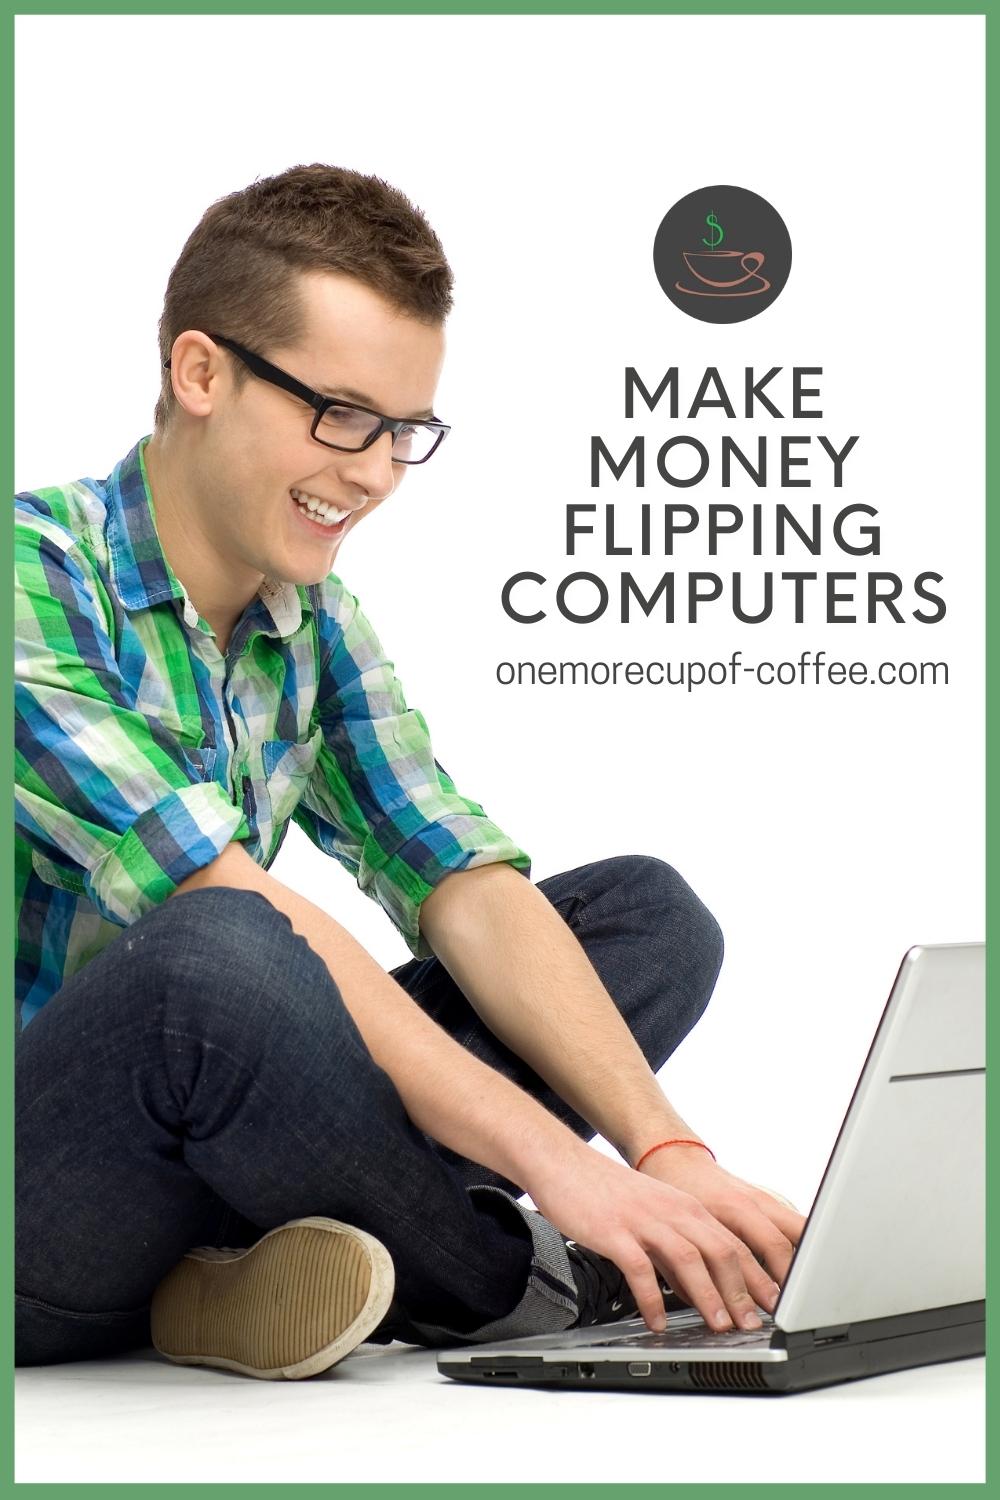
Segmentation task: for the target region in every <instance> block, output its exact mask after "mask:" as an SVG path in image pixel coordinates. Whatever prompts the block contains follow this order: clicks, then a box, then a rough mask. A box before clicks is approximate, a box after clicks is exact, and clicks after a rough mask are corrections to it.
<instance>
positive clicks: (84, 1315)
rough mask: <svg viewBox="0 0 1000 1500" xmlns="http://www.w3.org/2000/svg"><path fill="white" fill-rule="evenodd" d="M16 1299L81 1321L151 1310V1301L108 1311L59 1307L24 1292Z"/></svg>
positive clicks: (98, 1319)
mask: <svg viewBox="0 0 1000 1500" xmlns="http://www.w3.org/2000/svg"><path fill="white" fill-rule="evenodd" d="M14 1301H15V1302H19V1303H20V1304H21V1306H22V1307H40V1308H42V1309H44V1311H45V1312H51V1313H57V1314H58V1316H59V1317H61V1318H78V1319H79V1320H80V1321H81V1322H88V1321H89V1322H93V1321H100V1322H106V1321H107V1320H108V1319H109V1318H134V1317H135V1316H136V1314H137V1313H144V1312H147V1311H148V1310H149V1307H150V1305H151V1304H150V1303H148V1302H143V1303H140V1305H139V1306H138V1307H124V1308H109V1309H108V1311H107V1312H85V1311H82V1310H81V1309H79V1308H75V1307H58V1306H57V1305H56V1304H55V1303H54V1302H45V1301H43V1299H42V1298H41V1297H26V1296H25V1295H24V1294H23V1293H22V1292H15V1293H14Z"/></svg>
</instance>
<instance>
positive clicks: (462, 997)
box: [16, 165, 803, 1378]
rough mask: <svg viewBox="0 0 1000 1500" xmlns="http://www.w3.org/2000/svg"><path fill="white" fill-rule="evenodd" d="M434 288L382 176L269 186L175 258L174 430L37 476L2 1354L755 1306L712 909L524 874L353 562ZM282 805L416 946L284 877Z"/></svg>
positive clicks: (679, 893) (677, 894) (401, 468)
mask: <svg viewBox="0 0 1000 1500" xmlns="http://www.w3.org/2000/svg"><path fill="white" fill-rule="evenodd" d="M451 281H452V277H451V272H450V269H449V267H448V265H447V262H446V261H445V259H444V256H443V253H442V250H441V245H440V242H439V240H438V239H437V236H436V235H435V234H434V232H433V231H432V230H431V228H430V227H429V226H428V224H427V223H426V221H425V220H424V218H423V216H422V214H421V213H420V212H419V211H417V210H416V209H415V208H414V207H413V206H412V205H411V204H410V203H409V202H408V200H407V199H406V198H405V197H403V195H402V194H401V193H399V192H397V191H396V190H394V189H393V188H391V187H389V186H387V185H386V184H385V183H384V182H382V181H381V180H380V179H378V178H374V177H366V176H362V175H361V174H359V173H356V172H351V171H345V170H341V169H337V168H332V167H327V166H322V165H314V166H309V167H306V166H301V167H295V168H292V169H291V170H290V171H288V172H286V173H284V174H282V175H281V176H278V177H274V178H270V179H266V180H263V181H258V182H255V183H254V184H252V185H251V186H250V187H248V188H247V189H246V190H245V191H242V192H237V193H233V194H231V195H230V196H229V197H227V198H224V199H222V200H220V201H219V202H218V203H216V204H214V205H213V206H212V207H211V208H210V209H209V210H208V211H207V213H206V214H205V216H204V217H203V219H202V221H201V223H200V224H199V225H198V227H197V228H196V229H195V231H194V233H193V234H192V235H191V237H190V239H189V240H188V242H187V244H186V245H185V247H184V250H183V252H182V254H181V256H180V259H179V260H178V262H177V264H176V265H175V267H174V269H173V271H172V273H171V276H170V280H169V283H168V287H167V293H166V300H165V305H164V311H163V316H162V319H161V323H160V357H161V364H162V367H163V369H162V375H161V379H162V389H161V395H160V399H159V402H158V404H157V408H156V415H155V423H154V432H153V434H152V435H151V436H149V437H146V438H142V439H141V440H140V441H139V442H138V443H137V444H136V445H135V446H134V447H133V448H132V449H131V451H130V452H129V453H128V454H127V455H126V457H125V458H123V459H122V460H121V461H120V462H119V463H118V464H117V465H116V466H115V468H114V470H113V472H112V473H111V475H109V476H108V478H106V479H104V480H102V481H100V482H97V481H94V480H92V479H85V480H80V481H78V482H76V483H73V484H68V485H65V486H62V487H57V488H51V489H41V490H38V491H35V492H32V493H25V494H21V495H19V496H18V497H17V547H16V560H17V602H16V617H17V680H16V691H17V714H18V717H17V732H18V753H17V801H18V823H17V898H18V953H17V999H18V1014H19V1029H18V1038H17V1054H16V1059H17V1078H16V1083H17V1166H16V1173H17V1179H16V1180H17V1218H16V1238H17V1256H16V1292H17V1305H16V1315H17V1316H16V1328H17V1334H16V1338H17V1348H16V1358H17V1362H18V1363H21V1364H24V1363H44V1362H49V1361H59V1360H68V1359H75V1358H88V1357H94V1356H98V1355H102V1354H107V1353H113V1352H115V1351H118V1350H123V1349H127V1348H130V1347H135V1346H139V1345H143V1344H146V1343H148V1342H149V1341H150V1338H152V1340H153V1342H154V1344H155V1346H156V1347H157V1348H158V1349H160V1350H161V1352H162V1353H164V1354H165V1355H166V1356H167V1357H169V1358H171V1359H175V1360H178V1361H181V1362H187V1363H208V1364H218V1365H223V1366H228V1367H230V1368H234V1369H238V1370H243V1371H245V1372H246V1373H248V1374H252V1375H257V1376H264V1377H272V1378H280V1377H282V1376H286V1377H292V1378H295V1377H300V1376H303V1375H310V1374H313V1373H315V1372H316V1371H317V1370H321V1369H323V1368H326V1367H327V1366H329V1365H330V1364H332V1363H333V1362H334V1361H335V1360H336V1359H339V1358H341V1357H342V1356H343V1355H344V1354H347V1353H348V1352H349V1351H350V1350H351V1349H352V1348H354V1347H355V1346H356V1345H357V1344H358V1343H359V1342H361V1341H362V1340H363V1339H365V1338H366V1337H369V1336H374V1337H375V1338H377V1339H380V1340H382V1341H387V1340H389V1339H391V1338H394V1337H398V1338H402V1339H407V1340H410V1341H413V1342H418V1343H424V1344H428V1345H437V1344H447V1343H453V1342H465V1341H479V1340H485V1339H490V1338H499V1337H504V1336H507V1335H517V1334H521V1333H524V1332H526V1331H529V1330H531V1331H544V1330H547V1329H557V1328H563V1327H566V1326H569V1325H571V1324H572V1323H573V1322H574V1321H577V1320H579V1321H581V1322H593V1321H598V1320H600V1321H605V1320H609V1319H613V1318H616V1317H620V1316H623V1315H627V1314H630V1313H634V1311H635V1309H636V1308H638V1309H639V1311H640V1312H641V1314H642V1316H643V1317H644V1318H645V1319H646V1321H647V1323H648V1324H649V1325H650V1326H651V1327H663V1326H664V1324H665V1311H664V1293H665V1290H669V1287H672V1288H674V1289H675V1294H676V1295H677V1296H678V1297H679V1298H680V1299H682V1300H686V1301H688V1302H690V1303H693V1304H694V1305H695V1306H696V1307H697V1308H698V1309H699V1310H700V1311H701V1312H702V1313H703V1314H704V1316H705V1317H706V1318H707V1319H708V1320H709V1322H710V1323H711V1324H712V1325H713V1326H716V1327H719V1328H725V1327H731V1326H732V1324H733V1323H734V1322H735V1323H738V1324H740V1325H741V1326H753V1325H755V1324H756V1323H757V1321H758V1319H757V1314H756V1311H755V1303H756V1304H758V1305H759V1306H762V1307H764V1308H767V1309H770V1308H771V1307H772V1306H773V1303H774V1300H775V1298H776V1295H777V1290H778V1286H779V1285H780V1283H781V1281H782V1279H783V1277H784V1274H785V1272H786V1270H787V1267H788V1264H789V1260H790V1258H791V1253H792V1247H793V1245H794V1244H795V1243H796V1241H797V1239H798V1236H799V1234H800V1232H801V1229H802V1224H803V1220H802V1218H801V1216H800V1215H799V1214H798V1213H796V1212H795V1211H794V1210H793V1209H792V1208H791V1206H790V1205H786V1204H785V1202H784V1200H779V1199H777V1198H776V1197H774V1196H772V1195H770V1194H768V1193H767V1192H765V1191H763V1190H762V1189H759V1188H755V1187H753V1186H751V1185H749V1184H747V1183H745V1182H742V1181H740V1180H739V1179H737V1178H736V1177H734V1176H732V1175H731V1174H729V1173H728V1172H726V1171H725V1170H724V1169H723V1168H722V1167H720V1166H718V1165H717V1164H716V1162H715V1160H714V1157H713V1156H712V1154H711V1152H710V1151H709V1150H708V1148H707V1147H706V1146H705V1144H704V1143H703V1142H701V1141H700V1139H699V1138H698V1136H697V1135H696V1133H695V1132H694V1131H693V1130H692V1129H691V1127H690V1126H688V1125H687V1124H686V1122H685V1121H683V1120H681V1119H680V1118H679V1117H678V1115H677V1114H676V1112H675V1111H674V1110H673V1109H672V1108H671V1106H670V1104H669V1103H668V1102H667V1100H666V1099H665V1097H664V1095H663V1093H662V1091H661V1089H660V1087H659V1085H658V1084H657V1082H656V1078H655V1076H654V1073H655V1070H656V1069H657V1068H659V1067H660V1066H661V1065H662V1063H663V1062H664V1061H665V1059H666V1058H667V1057H668V1056H669V1055H670V1053H671V1052H672V1051H673V1050H674V1048H675V1047H676V1046H677V1045H678V1043H679V1042H680V1041H681V1039H682V1038H683V1036H684V1035H685V1034H686V1033H687V1031H688V1030H689V1029H690V1027H691V1026H692V1025H693V1024H694V1023H695V1021H696V1020H697V1018H698V1016H699V1015H700V1014H701V1012H702V1011H703V1009H704V1007H705V1005H706V1004H707V1002H708V999H709V996H710V994H711V991H712V989H713V987H714V984H715V980H716V976H717V973H718V969H719V966H720V964H721V960H722V939H721V934H720V932H719V929H718V926H717V924H716V922H715V921H714V919H713V918H712V916H711V915H710V914H709V913H708V912H707V911H706V909H705V907H704V906H703V905H702V904H701V902H700V901H699V900H698V898H697V897H696V896H695V895H694V893H693V892H692V891H691V890H690V888H689V887H688V886H687V885H686V884H685V882H684V881H683V879H682V878H681V877H680V876H679V875H678V874H677V873H676V872H675V871H674V870H673V869H671V867H670V866H669V865H667V864H665V863H663V862H662V861H661V860H659V859H656V858H653V857H651V856H643V855H621V856H618V857H616V858H613V859H606V860H601V861H598V862H596V863H593V864H588V865H584V866H581V867H580V868H578V869H574V870H570V871H568V872H566V873H564V874H560V875H555V876H552V877H550V878H548V879H546V880H542V881H539V882H538V884H537V885H535V884H533V883H532V882H531V880H530V860H529V856H528V855H527V854H526V853H525V851H524V850H523V849H521V848H520V847H519V845H518V844H517V843H515V842H514V841H513V840H512V839H511V838H510V837H508V835H507V834H506V833H505V832H503V830H501V829H500V828H499V827H497V825H496V824H494V823H493V822H491V821H490V819H489V817H488V816H487V814H486V813H485V812H484V810H483V808H482V807H481V806H479V804H477V803H476V802H474V801H472V800H471V799H469V798H467V797H463V796H461V795H460V794H459V793H458V791H457V790H456V788H455V786H454V783H453V782H452V781H451V779H450V777H449V776H448V774H447V772H446V771H445V770H444V769H443V767H442V766H441V765H440V764H439V763H438V761H437V760H436V759H435V757H434V755H433V752H432V747H431V741H430V738H429V734H428V729H427V725H426V723H425V721H424V719H423V716H422V715H421V713H420V712H419V710H417V709H411V708H408V707H407V705H406V703H405V701H404V698H403V694H402V690H401V687H400V684H399V682H398V681H397V680H396V678H395V677H394V675H393V663H392V662H391V661H390V660H388V659H387V658H386V656H385V654H384V652H383V650H382V647H381V646H380V644H379V642H378V640H377V638H376V637H375V635H374V633H373V631H372V629H371V626H370V625H369V624H368V621H367V619H366V618H365V616H364V614H363V613H362V611H361V609H360V607H359V605H358V600H357V598H356V597H355V596H354V595H353V594H352V593H351V592H350V591H349V589H348V588H347V587H346V586H345V585H344V583H342V582H341V579H340V577H339V576H338V575H337V574H336V573H334V572H332V571H331V570H332V568H333V565H334V562H335V560H336V559H337V556H338V553H339V551H340V547H341V544H342V543H343V541H344V539H345V537H346V536H347V534H348V533H349V532H350V531H352V530H353V529H354V528H355V527H356V526H358V525H360V524H361V523H362V522H363V521H364V520H365V518H366V517H367V516H368V515H370V514H371V513H372V511H374V510H375V508H376V507H377V506H379V505H381V504H382V503H383V502H384V501H386V500H387V499H388V498H389V497H390V496H391V495H393V494H394V492H395V491H396V490H397V489H398V487H399V485H400V484H401V483H402V481H403V478H404V477H405V475H406V473H407V471H408V468H410V467H412V466H416V465H422V464H426V463H427V461H428V460H431V459H432V456H433V454H434V453H435V452H436V451H437V448H438V446H439V445H440V443H441V441H442V440H443V439H444V438H445V436H446V434H447V428H446V427H445V426H444V425H443V424H442V423H441V422H440V421H439V419H438V418H437V417H436V416H435V413H434V399H435V390H436V387H437V383H438V377H439V373H440V369H441V364H442V359H443V354H444V331H443V330H444V322H445V318H446V315H447V313H448V310H449V308H450V306H451ZM417 480H418V482H419V483H420V484H421V485H422V486H423V487H424V488H423V493H424V495H426V494H427V490H426V485H427V483H428V482H431V483H432V482H433V469H431V470H428V469H426V468H419V470H418V475H417ZM428 585H430V587H431V589H433V588H434V587H435V581H434V580H430V579H429V580H419V579H414V580H413V583H412V587H413V592H414V600H415V602H416V601H417V600H418V598H419V599H422V600H426V598H427V597H428V596H427V592H426V590H427V587H428ZM431 597H432V598H433V597H434V595H433V594H431ZM292 818H294V820H295V821H296V822H297V823H298V824H299V826H300V827H302V828H303V829H305V831H306V833H307V834H308V835H309V837H310V838H311V839H312V840H314V841H315V842H316V843H317V844H318V845H319V846H320V847H321V848H322V849H324V850H325V851H326V852H327V853H328V854H331V855H333V856H334V858H335V859H337V860H338V861H339V862H340V863H341V864H343V865H344V866H345V867H346V868H347V869H348V870H349V871H350V872H351V873H352V874H353V875H354V876H355V877H356V878H357V881H358V883H359V885H360V887H361V889H362V890H364V891H366V892H367V893H368V894H369V895H370V896H371V897H372V898H373V899H375V900H377V901H378V902H379V903H380V904H381V906H382V907H383V908H384V910H385V911H386V913H387V914H388V916H389V917H390V918H391V920H392V921H393V922H394V924H395V925H396V927H397V928H398V930H399V931H400V933H401V934H402V935H403V937H404V938H405V940H406V942H407V945H408V946H409V948H410V951H411V953H412V954H413V958H412V960H411V961H410V962H408V963H406V964H404V965H402V966H401V967H400V968H398V969H396V970H394V971H393V973H392V974H386V973H385V972H384V971H383V970H382V969H381V968H380V967H379V965H378V964H377V963H376V962H375V961H374V960H373V959H372V958H371V957H370V955H369V954H368V953H367V952H366V951H365V950H364V949H363V948H362V947H361V946H360V945H359V944H358V943H357V942H356V941H355V940H354V938H353V937H352V936H351V934H350V933H349V932H348V931H346V929H345V928H344V927H342V926H341V925H340V924H339V923H338V922H337V921H336V920H335V919H334V918H333V917H331V916H329V915H327V913H326V912H325V911H323V910H321V909H320V908H319V907H317V906H315V905H313V904H312V903H311V902H310V901H308V900H306V899H305V898H304V897H302V896H299V895H297V894H296V893H295V892H293V891H292V890H290V889H289V888H288V887H286V886H284V885H283V884H281V882H279V881H278V880H276V879H275V877H274V876H273V875H271V874H269V873H268V866H269V865H270V864H271V862H272V861H273V859H274V857H275V855H276V853H277V851H278V848H279V847H280V844H281V841H282V837H283V835H284V832H285V830H286V828H287V825H288V822H289V820H290V819H292ZM595 1131H600V1132H601V1133H603V1134H604V1135H605V1136H606V1137H607V1139H608V1140H610V1141H611V1142H613V1143H614V1145H615V1146H616V1147H617V1148H618V1150H619V1151H620V1153H621V1155H622V1157H623V1158H624V1160H623V1161H622V1162H616V1161H613V1160H611V1159H609V1158H608V1157H606V1156H604V1155H602V1154H600V1153H598V1152H595V1151H593V1150H591V1149H590V1148H589V1147H588V1146H587V1144H586V1142H587V1141H588V1140H589V1139H590V1137H591V1136H592V1135H593V1133H594V1132H595ZM654 1148H655V1149H654ZM636 1168H638V1170H636ZM523 1193H528V1194H530V1196H531V1198H532V1199H533V1201H534V1202H535V1204H536V1205H537V1209H536V1210H529V1209H528V1208H526V1207H525V1206H524V1205H522V1204H520V1203H518V1202H517V1198H518V1196H519V1195H520V1194H523ZM664 1278H665V1280H666V1282H667V1283H668V1284H669V1286H668V1287H667V1288H665V1287H664V1285H663V1279H664Z"/></svg>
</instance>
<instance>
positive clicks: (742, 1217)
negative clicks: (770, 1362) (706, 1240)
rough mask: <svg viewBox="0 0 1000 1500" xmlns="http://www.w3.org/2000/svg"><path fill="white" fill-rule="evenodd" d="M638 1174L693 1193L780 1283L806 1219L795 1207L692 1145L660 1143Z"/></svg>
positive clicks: (779, 1283)
mask: <svg viewBox="0 0 1000 1500" xmlns="http://www.w3.org/2000/svg"><path fill="white" fill-rule="evenodd" d="M639 1175H640V1176H643V1177H646V1176H648V1177H652V1178H654V1179H655V1180H656V1181H657V1182H662V1183H664V1184H666V1185H667V1186H669V1187H672V1188H679V1189H680V1190H681V1191H683V1192H685V1193H690V1194H691V1195H692V1197H694V1198H697V1199H698V1202H699V1203H701V1204H703V1205H704V1207H705V1208H707V1209H708V1211H709V1212H710V1213H711V1214H712V1215H713V1216H714V1217H715V1218H716V1219H718V1221H719V1222H720V1223H721V1224H724V1225H725V1226H726V1227H727V1228H728V1229H731V1230H732V1232H733V1234H735V1235H738V1236H739V1238H740V1239H741V1240H742V1241H743V1243H744V1245H748V1246H749V1247H750V1249H751V1250H752V1251H753V1253H754V1254H755V1255H756V1256H758V1257H759V1258H760V1259H762V1260H763V1262H764V1264H765V1265H766V1267H767V1269H768V1270H769V1271H770V1273H771V1275H772V1276H773V1277H774V1279H775V1281H776V1282H777V1283H778V1285H779V1286H782V1285H784V1281H785V1277H786V1276H787V1275H788V1267H789V1265H790V1264H791V1259H792V1250H793V1248H794V1247H795V1246H796V1245H797V1244H798V1242H799V1240H800V1239H801V1237H802V1231H803V1229H804V1228H805V1223H806V1221H805V1218H804V1217H803V1215H802V1214H800V1213H798V1212H797V1210H795V1209H794V1208H789V1207H786V1206H785V1204H783V1203H782V1202H780V1200H779V1199H777V1198H775V1197H773V1196H772V1195H771V1194H770V1193H768V1192H767V1191H766V1190H765V1189H764V1188H759V1187H753V1186H752V1185H751V1184H750V1183H748V1182H744V1181H743V1180H742V1178H739V1177H734V1176H733V1174H732V1173H731V1172H727V1171H726V1170H725V1168H723V1167H720V1166H719V1165H718V1164H717V1163H716V1162H714V1161H713V1160H712V1158H711V1156H709V1154H708V1152H707V1151H702V1150H701V1148H700V1147H697V1146H665V1147H664V1148H663V1149H662V1150H661V1151H654V1153H653V1155H652V1156H650V1157H649V1159H648V1160H647V1161H646V1162H644V1163H643V1165H642V1168H641V1169H640V1173H639Z"/></svg>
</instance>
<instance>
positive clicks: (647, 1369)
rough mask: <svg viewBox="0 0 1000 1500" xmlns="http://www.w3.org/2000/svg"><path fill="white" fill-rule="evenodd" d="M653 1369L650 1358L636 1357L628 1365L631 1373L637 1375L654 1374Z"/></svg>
mask: <svg viewBox="0 0 1000 1500" xmlns="http://www.w3.org/2000/svg"><path fill="white" fill-rule="evenodd" d="M652 1370H653V1366H652V1365H651V1364H650V1362H649V1360H648V1359H634V1360H632V1361H631V1363H630V1364H629V1367H628V1372H629V1374H630V1375H637V1376H641V1375H650V1374H652Z"/></svg>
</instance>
